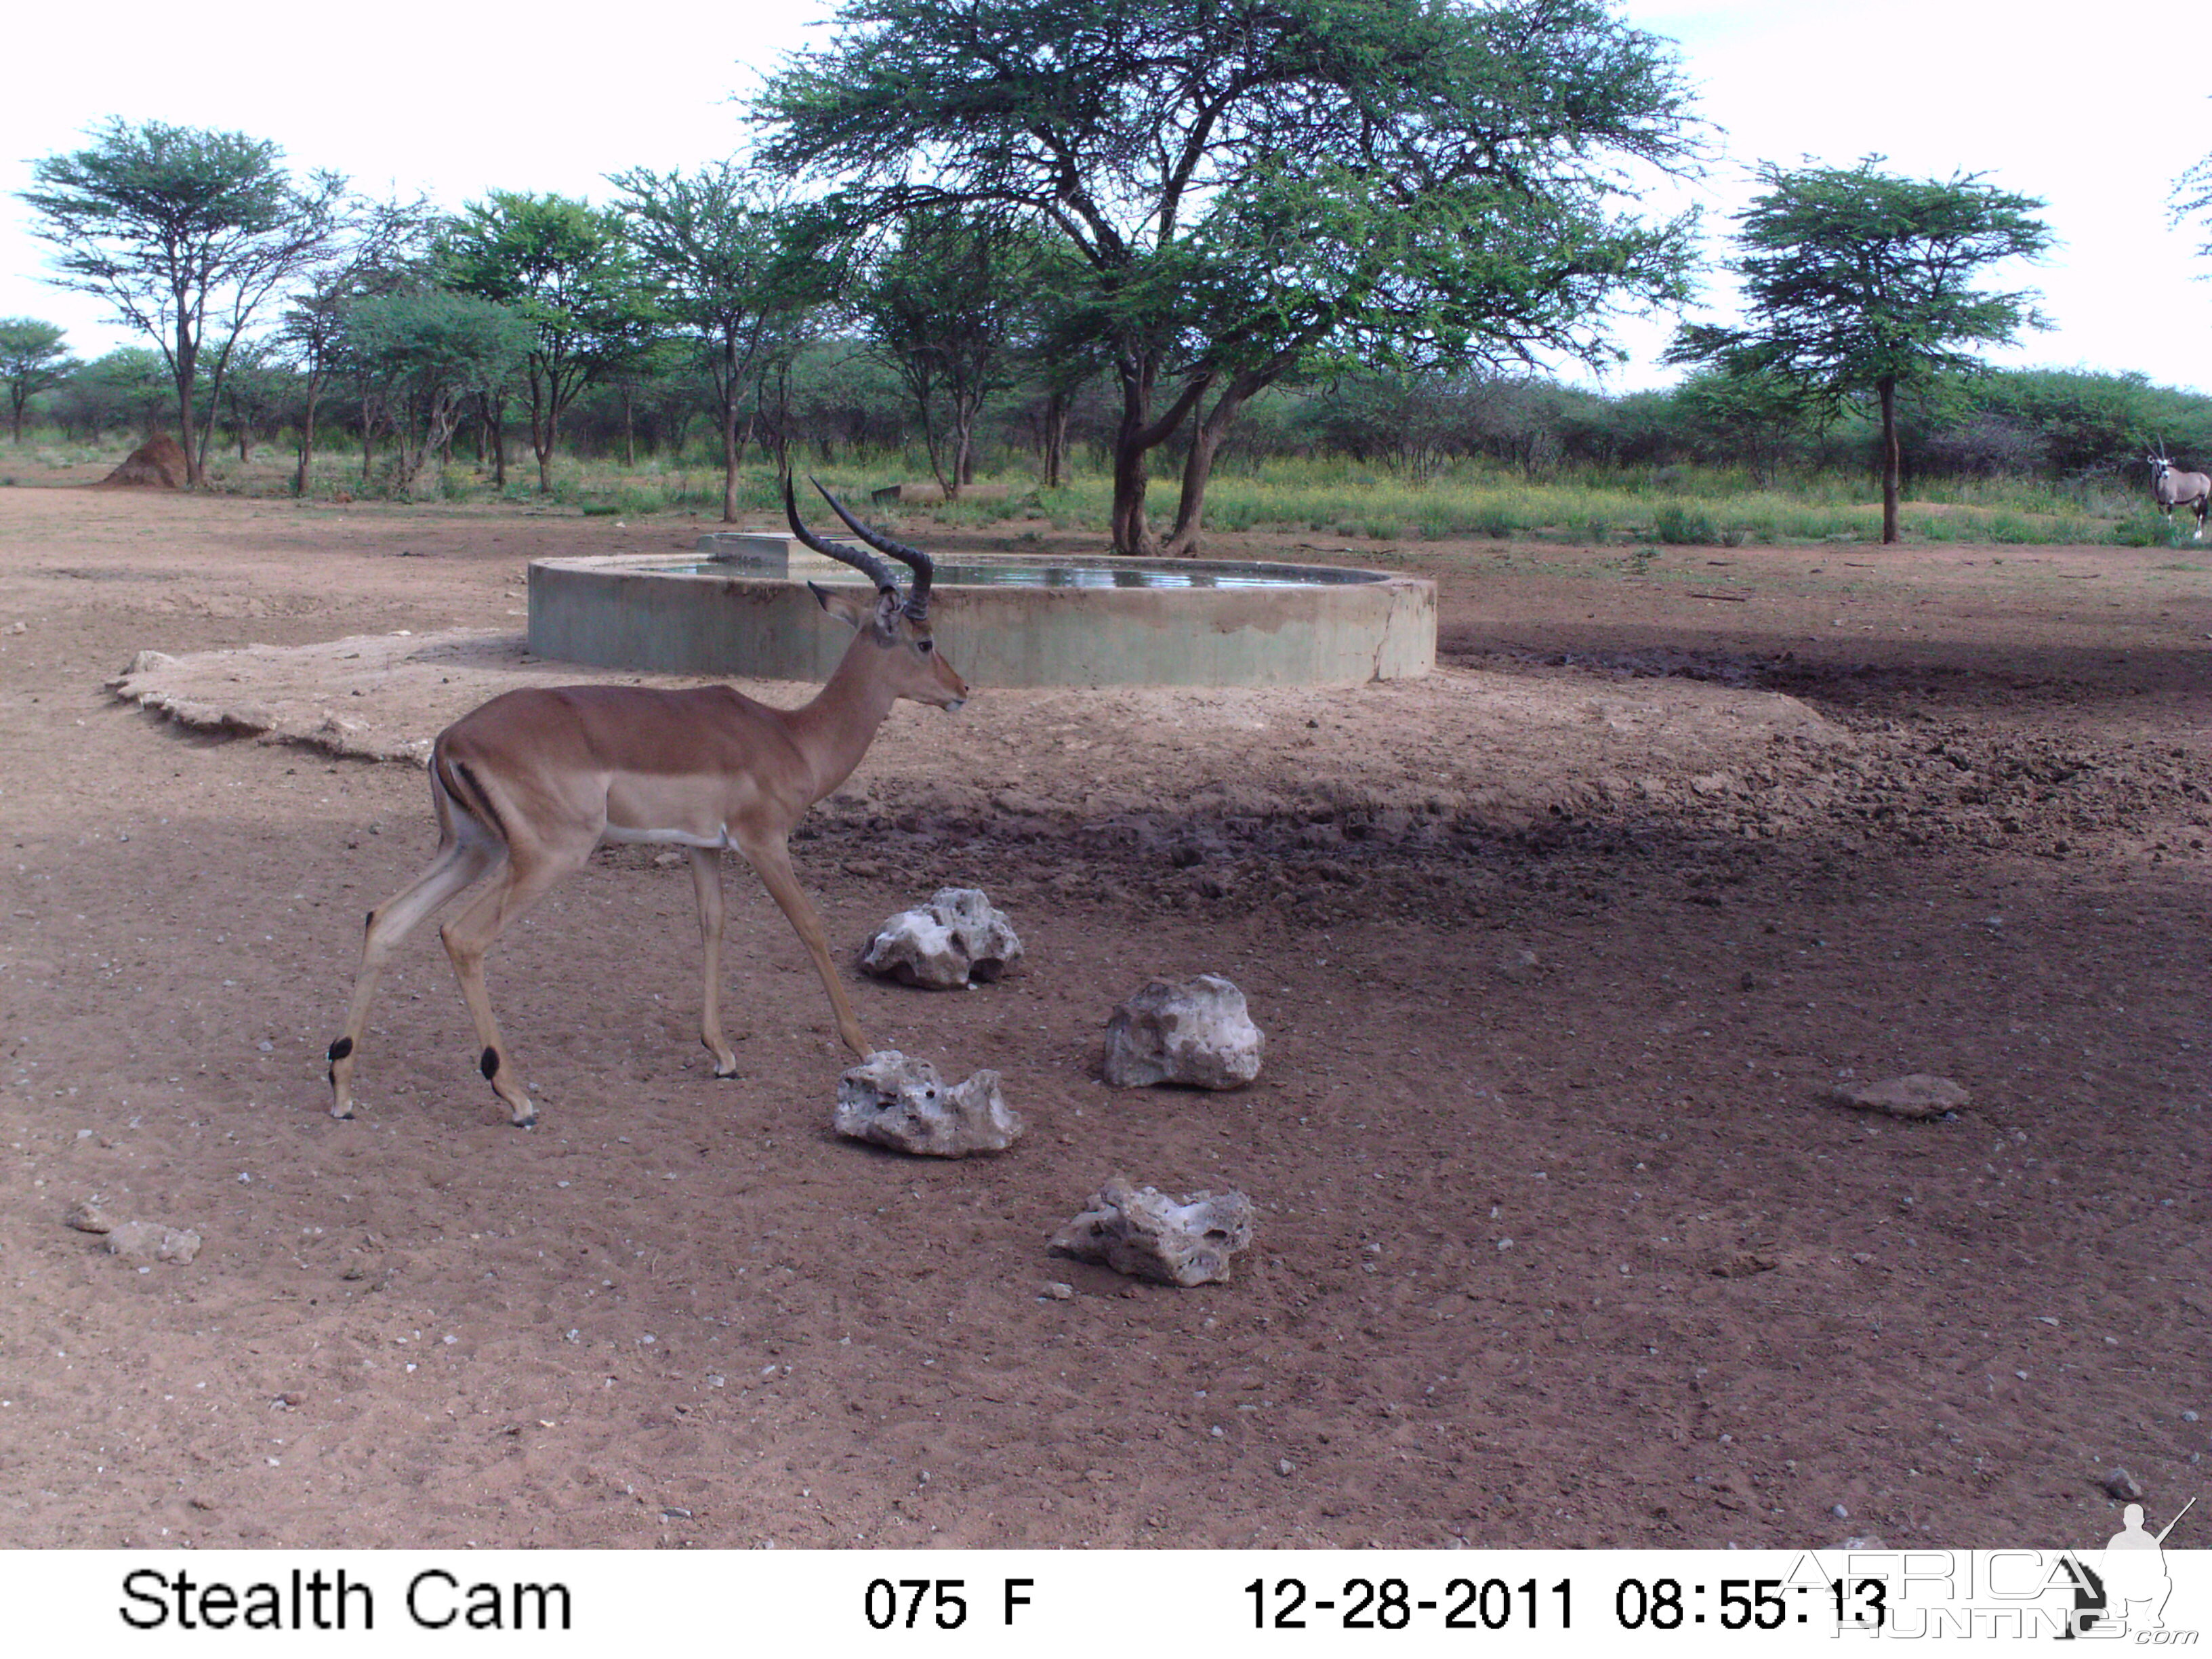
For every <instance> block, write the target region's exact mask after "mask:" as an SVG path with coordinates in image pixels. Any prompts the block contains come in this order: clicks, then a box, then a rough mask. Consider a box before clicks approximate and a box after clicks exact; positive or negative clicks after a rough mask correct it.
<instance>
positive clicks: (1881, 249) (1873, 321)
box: [1667, 155, 2051, 543]
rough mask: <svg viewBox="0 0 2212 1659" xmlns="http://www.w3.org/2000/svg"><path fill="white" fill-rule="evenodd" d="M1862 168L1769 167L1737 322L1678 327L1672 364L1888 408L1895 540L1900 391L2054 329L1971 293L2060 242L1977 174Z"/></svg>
mask: <svg viewBox="0 0 2212 1659" xmlns="http://www.w3.org/2000/svg"><path fill="white" fill-rule="evenodd" d="M1885 159H1886V158H1884V157H1882V156H1880V155H1869V156H1867V157H1866V158H1864V159H1863V161H1860V162H1859V164H1858V165H1857V167H1802V168H1799V169H1796V170H1795V171H1786V170H1784V168H1781V167H1777V166H1775V165H1774V164H1773V163H1772V162H1762V163H1761V164H1760V166H1759V179H1760V181H1761V182H1762V183H1763V184H1765V185H1766V186H1767V188H1766V191H1765V193H1764V194H1763V195H1760V196H1758V197H1753V200H1752V204H1751V205H1750V206H1749V207H1747V208H1746V209H1745V210H1743V211H1742V212H1741V213H1739V214H1737V215H1736V216H1735V219H1736V222H1737V224H1738V225H1740V226H1741V227H1742V228H1741V230H1740V231H1739V232H1738V233H1737V235H1736V239H1735V240H1736V246H1737V247H1738V248H1739V249H1740V250H1741V255H1740V257H1739V258H1737V259H1736V260H1735V262H1734V263H1733V264H1732V265H1731V266H1730V267H1729V268H1730V269H1731V270H1733V271H1734V272H1735V276H1736V277H1737V279H1738V281H1739V282H1740V283H1741V284H1742V287H1743V292H1744V301H1745V306H1746V309H1747V313H1748V315H1747V319H1746V322H1745V325H1744V326H1742V327H1741V328H1723V327H1719V326H1717V325H1711V324H1697V325H1691V326H1688V327H1686V328H1684V329H1682V330H1681V331H1680V332H1679V333H1678V334H1677V335H1676V336H1675V338H1674V344H1673V345H1672V346H1670V347H1669V348H1668V352H1667V361H1668V362H1674V363H1711V364H1712V365H1714V366H1715V367H1717V368H1720V369H1722V370H1723V371H1724V372H1727V373H1729V374H1736V375H1740V376H1760V375H1771V376H1778V377H1779V378H1780V379H1781V380H1784V381H1787V382H1789V383H1790V384H1791V385H1793V386H1797V387H1799V388H1802V390H1803V391H1804V392H1806V393H1807V394H1808V396H1809V397H1810V398H1814V399H1815V400H1817V401H1818V402H1820V404H1824V405H1825V406H1826V408H1828V409H1830V410H1833V409H1834V408H1835V407H1836V406H1837V405H1838V404H1840V403H1841V402H1843V401H1844V400H1847V399H1850V398H1864V397H1866V396H1868V395H1869V394H1871V395H1872V396H1873V397H1874V398H1875V401H1876V403H1877V404H1879V406H1880V409H1881V538H1882V540H1883V541H1884V542H1885V543H1887V542H1893V541H1895V540H1896V539H1897V538H1898V522H1897V501H1898V476H1899V470H1900V468H1899V453H1898V441H1897V394H1898V390H1899V387H1900V386H1913V385H1916V384H1919V383H1922V382H1924V381H1926V380H1929V378H1931V377H1933V376H1935V375H1936V374H1940V373H1942V372H1943V371H1946V370H1949V371H1954V372H1956V373H1960V374H1972V373H1974V372H1976V371H1978V369H1980V368H1981V367H1982V363H1981V361H1980V359H1978V358H1977V357H1974V356H1968V355H1967V354H1966V353H1964V352H1962V351H1961V350H1960V349H1959V348H1960V347H1961V346H1966V345H1971V344H1990V345H2001V344H2004V343H2008V342H2009V341H2011V340H2012V339H2013V338H2014V337H2015V336H2016V335H2017V334H2018V333H2019V332H2020V331H2021V329H2022V328H2042V327H2045V326H2047V325H2046V324H2045V322H2044V320H2043V319H2041V318H2040V317H2039V316H2037V315H2036V313H2035V312H2034V310H2033V308H2032V307H2031V305H2030V303H2029V302H2030V301H2031V300H2032V299H2033V297H2034V296H2033V293H2032V292H2031V291H2028V290H2025V289H2022V290H2018V291H2015V292H2010V293H1996V292H1990V291H1986V290H1983V289H1975V288H1972V287H1970V286H1969V284H1970V283H1972V282H1973V281H1974V280H1975V278H1976V277H1977V276H1978V275H1979V273H1980V272H1981V271H1982V270H1984V268H1986V267H1988V266H1990V265H1993V264H2000V263H2002V262H2003V261H2005V260H2007V259H2021V258H2034V257H2036V256H2037V255H2039V254H2040V253H2042V252H2044V251H2045V249H2046V248H2048V247H2049V246H2051V233H2050V231H2049V230H2048V229H2047V228H2045V226H2044V224H2043V222H2041V221H2040V220H2039V219H2037V218H2036V217H2035V216H2034V215H2035V213H2036V211H2037V210H2039V209H2040V208H2042V207H2043V206H2044V205H2045V204H2043V203H2042V202H2040V201H2039V200H2037V199H2036V198H2034V197H2028V196H2021V195H2016V194H2015V193H2013V192H2012V191H2002V190H1996V189H1994V188H1992V187H1990V186H1989V185H1984V184H1983V183H1982V182H1981V178H1982V175H1981V174H1979V173H1954V175H1953V176H1952V177H1951V178H1949V179H1899V178H1896V177H1893V176H1892V175H1889V174H1887V173H1880V172H1877V171H1876V170H1875V169H1876V168H1877V167H1880V165H1881V162H1882V161H1884V160H1885Z"/></svg>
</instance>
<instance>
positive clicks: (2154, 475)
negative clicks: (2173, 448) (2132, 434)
mask: <svg viewBox="0 0 2212 1659" xmlns="http://www.w3.org/2000/svg"><path fill="white" fill-rule="evenodd" d="M2143 459H2146V460H2148V462H2149V463H2150V493H2151V498H2152V499H2153V500H2154V501H2157V503H2158V510H2159V511H2160V512H2161V513H2165V514H2166V524H2167V525H2168V526H2172V523H2173V509H2174V508H2175V507H2187V508H2188V509H2189V510H2190V511H2191V513H2195V514H2196V515H2197V533H2196V535H2195V536H2193V537H2191V540H2193V541H2200V542H2201V541H2203V539H2204V515H2205V513H2206V511H2207V510H2208V508H2212V478H2208V477H2205V476H2204V475H2203V473H2202V472H2183V471H2179V469H2177V468H2176V467H2175V466H2174V465H2173V463H2172V461H2169V460H2167V459H2166V446H2165V445H2164V444H2160V446H2159V447H2158V453H2156V454H2154V455H2147V456H2145V457H2144V458H2143ZM2169 533H2171V532H2170V531H2169Z"/></svg>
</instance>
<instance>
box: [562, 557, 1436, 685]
mask: <svg viewBox="0 0 2212 1659" xmlns="http://www.w3.org/2000/svg"><path fill="white" fill-rule="evenodd" d="M778 539H781V538H778ZM819 563H820V564H822V565H824V566H826V567H827V568H826V569H819V570H805V571H804V572H802V570H801V568H800V565H801V561H800V560H799V559H797V558H793V560H792V561H791V562H790V570H789V574H787V575H777V574H757V573H754V572H744V573H742V574H740V573H739V572H738V570H737V569H736V568H735V567H732V566H731V565H728V564H726V563H722V562H716V561H713V560H702V561H696V562H694V561H685V560H678V559H671V558H668V557H665V556H653V555H627V556H613V557H604V558H586V559H541V560H538V561H537V562H534V563H532V565H531V567H530V648H531V650H532V652H533V653H536V654H538V655H539V656H541V657H551V658H557V659H562V660H566V661H569V662H580V663H590V664H592V665H595V666H598V667H603V668H640V669H647V670H651V671H655V672H659V673H671V674H730V675H747V676H756V677H759V678H766V679H793V680H819V679H824V678H828V676H829V671H831V670H832V669H833V668H835V667H836V665H837V661H838V659H839V658H841V657H842V656H843V654H844V652H845V646H846V642H847V641H848V639H849V638H850V637H851V636H850V635H848V633H847V632H846V630H845V629H844V627H843V625H842V624H841V623H838V622H836V620H834V619H833V618H831V617H828V616H826V615H824V614H823V611H822V608H821V606H820V605H817V603H816V602H815V599H814V596H813V595H812V594H811V593H810V592H807V589H806V585H805V581H804V580H798V578H799V576H800V575H801V574H805V575H810V576H812V577H813V579H814V580H823V581H830V580H835V581H840V582H856V581H858V580H860V578H859V574H858V573H857V572H855V571H853V570H851V569H850V568H848V567H847V566H844V565H840V564H836V563H834V562H829V561H820V562H819ZM955 564H956V562H955V561H954V560H953V559H952V558H951V557H949V556H940V558H939V565H940V571H939V576H938V579H937V582H936V584H935V586H933V588H932V590H931V595H930V607H929V617H930V622H931V623H932V625H933V628H934V629H935V632H936V636H937V640H938V644H939V649H941V650H942V651H943V652H944V653H945V657H946V659H948V660H949V661H950V662H951V664H952V665H953V666H954V667H955V668H957V669H958V670H959V671H960V672H961V673H962V674H963V676H965V677H966V678H967V679H968V680H969V683H970V684H974V685H976V686H979V687H981V686H1033V685H1330V684H1359V683H1364V682H1365V681H1368V680H1376V679H1385V680H1387V679H1403V678H1412V677H1413V676H1416V675H1420V674H1425V673H1427V672H1428V671H1429V670H1430V669H1431V668H1432V667H1434V666H1435V665H1436V659H1437V596H1436V587H1435V585H1434V584H1433V583H1431V582H1427V581H1424V580H1419V578H1415V577H1409V576H1387V575H1382V574H1376V573H1375V572H1372V571H1364V570H1341V569H1334V568H1326V567H1319V566H1310V565H1267V564H1239V563H1231V562H1215V561H1206V560H1176V561H1174V562H1162V563H1159V564H1157V565H1152V566H1149V567H1146V566H1140V565H1136V564H1133V563H1131V562H1126V561H1115V560H1104V559H1102V560H1097V561H1082V560H1065V559H1060V560H1054V559H1034V558H1032V559H1024V558H1020V557H1008V556H975V555H963V556H961V557H960V558H959V559H958V560H957V566H959V567H962V568H966V569H968V570H969V571H972V572H973V573H974V574H975V576H976V577H977V578H978V580H976V581H975V582H974V583H970V582H964V581H961V580H948V579H947V577H948V573H951V574H957V573H956V572H954V566H955ZM1148 573H1151V579H1156V580H1162V581H1169V580H1172V581H1176V582H1178V583H1179V584H1182V585H1178V586H1123V585H1108V584H1121V583H1125V582H1131V583H1133V582H1136V581H1142V580H1148ZM1216 582H1219V583H1229V584H1233V585H1230V586H1207V585H1191V584H1208V583H1216ZM1094 584H1095V585H1094Z"/></svg>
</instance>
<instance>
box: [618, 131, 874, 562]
mask: <svg viewBox="0 0 2212 1659" xmlns="http://www.w3.org/2000/svg"><path fill="white" fill-rule="evenodd" d="M609 182H610V183H611V184H612V185H614V186H615V188H616V189H617V190H619V191H622V192H623V201H622V203H621V207H622V210H623V213H625V214H626V215H627V216H629V226H630V236H631V238H632V240H633V241H634V243H635V246H636V248H637V252H638V255H639V257H640V258H641V259H642V261H643V262H644V264H646V266H647V268H648V269H649V270H651V271H652V273H653V277H654V279H655V281H656V282H657V283H659V289H660V291H659V295H658V296H657V300H658V303H659V308H660V311H661V313H662V315H664V316H665V317H666V318H667V319H670V320H671V321H672V322H674V323H675V324H676V325H678V327H680V328H682V329H684V330H685V331H688V332H689V333H690V334H691V335H692V336H693V337H695V338H696V339H697V340H698V341H699V343H700V344H701V346H702V348H703V354H702V355H703V356H704V360H705V362H706V365H707V369H708V374H709V376H710V377H711V379H712V380H713V384H714V414H715V421H716V424H717V427H718V428H719V430H720V434H721V440H722V522H723V523H725V524H734V523H735V522H736V521H737V517H738V459H739V455H740V452H741V451H742V449H743V447H744V442H743V440H742V437H741V436H740V427H741V418H740V417H741V416H743V415H744V412H745V410H746V409H747V408H748V406H749V405H750V402H751V395H752V392H754V390H755V388H756V380H755V370H756V368H757V366H758V364H759V362H760V359H761V356H762V353H763V349H765V348H766V347H767V346H768V345H769V343H771V342H772V341H775V340H778V339H780V338H781V337H783V336H784V335H785V334H787V333H788V332H789V331H790V330H789V329H788V327H787V326H786V325H787V324H788V323H789V322H790V321H791V320H792V319H793V314H794V313H802V312H805V311H806V310H808V309H810V308H811V307H815V306H817V305H819V304H822V303H823V302H824V301H827V300H828V299H829V297H830V295H831V294H832V293H833V292H834V289H835V286H836V283H835V273H834V270H833V268H832V266H831V265H830V264H829V263H828V262H826V261H824V260H823V259H821V258H817V257H815V256H816V253H817V248H816V246H815V245H816V242H817V240H818V239H817V237H816V236H815V235H813V234H810V225H811V221H810V220H809V218H808V217H807V216H805V214H804V213H803V211H802V210H799V209H797V208H795V207H793V205H792V204H791V203H790V202H789V201H787V199H786V198H785V197H783V196H782V195H781V193H780V192H779V191H776V190H775V189H773V188H772V187H769V186H768V185H765V184H763V180H762V179H761V177H760V176H759V175H757V174H753V173H747V172H745V171H744V170H743V169H742V168H740V167H738V166H737V165H735V164H734V163H732V162H727V161H725V162H721V163H719V164H717V165H715V166H714V167H702V169H701V170H700V171H698V172H697V173H691V174H689V175H685V174H681V173H665V174H663V173H653V172H650V171H648V170H647V169H645V168H643V167H639V168H636V169H634V170H633V171H631V172H629V173H617V174H616V175H614V176H613V177H612V178H611V179H610V180H609Z"/></svg>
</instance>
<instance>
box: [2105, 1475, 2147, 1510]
mask: <svg viewBox="0 0 2212 1659" xmlns="http://www.w3.org/2000/svg"><path fill="white" fill-rule="evenodd" d="M2105 1490H2106V1492H2110V1493H2112V1496H2113V1497H2115V1498H2118V1499H2119V1500H2120V1501H2121V1502H2122V1503H2124V1504H2132V1503H2134V1502H2135V1501H2136V1499H2137V1498H2141V1497H2142V1495H2143V1489H2142V1485H2141V1484H2140V1483H2139V1482H2137V1480H2136V1478H2135V1476H2133V1475H2132V1474H2129V1473H2128V1472H2127V1471H2126V1470H2125V1469H2114V1470H2113V1471H2112V1473H2111V1474H2108V1475H2106V1477H2105Z"/></svg>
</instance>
